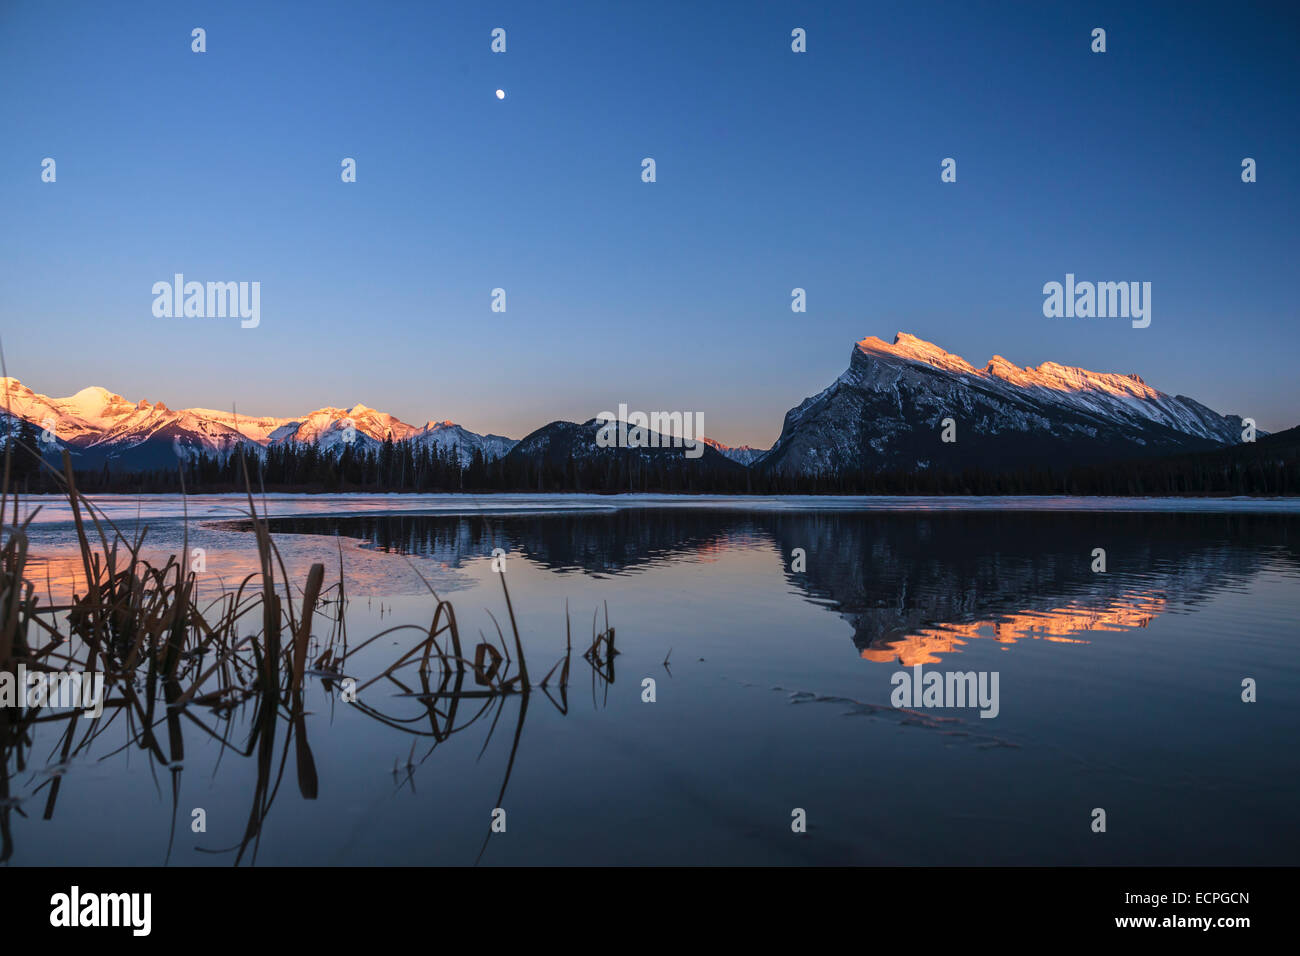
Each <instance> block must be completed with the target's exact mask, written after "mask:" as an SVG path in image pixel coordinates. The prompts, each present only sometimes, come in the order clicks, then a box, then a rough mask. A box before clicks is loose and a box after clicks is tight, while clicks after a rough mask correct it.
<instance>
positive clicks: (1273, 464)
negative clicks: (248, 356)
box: [11, 428, 1300, 496]
mask: <svg viewBox="0 0 1300 956" xmlns="http://www.w3.org/2000/svg"><path fill="white" fill-rule="evenodd" d="M1298 436H1300V429H1295V428H1293V429H1291V430H1289V431H1286V432H1282V433H1279V434H1277V435H1272V436H1269V437H1267V438H1263V439H1261V440H1260V441H1259V442H1257V443H1254V444H1250V445H1238V446H1235V447H1233V448H1227V449H1220V450H1217V451H1212V452H1203V453H1194V454H1184V455H1178V456H1174V457H1168V458H1158V459H1138V460H1127V461H1122V462H1115V463H1111V464H1107V465H1091V466H1077V467H1071V468H1068V469H1052V468H1049V467H1043V468H1041V469H1028V470H1020V471H1005V472H995V471H985V470H978V469H970V470H966V471H962V472H959V473H955V472H950V473H940V472H932V471H922V472H841V473H839V474H835V475H819V476H808V477H786V476H781V475H776V474H772V473H768V472H764V471H762V470H761V469H741V468H727V469H725V470H724V469H720V468H711V467H709V466H707V465H704V464H702V463H701V462H699V461H695V460H691V459H687V458H685V457H675V456H661V457H659V458H656V459H646V458H643V457H641V456H638V455H636V454H632V453H622V454H610V455H603V456H599V457H592V458H589V459H585V460H582V461H574V460H569V461H567V462H565V463H564V464H563V465H556V464H550V463H545V462H540V461H537V460H534V459H530V458H527V457H524V456H521V455H507V456H506V457H505V458H498V459H491V460H485V459H484V458H483V456H482V454H481V453H480V452H477V451H476V452H475V453H474V455H473V457H472V459H471V460H470V461H469V462H468V463H467V464H462V463H461V462H460V459H459V455H458V454H457V452H456V450H455V449H452V448H447V449H442V450H439V449H437V448H430V447H427V446H426V447H419V446H416V445H414V444H412V443H409V442H393V441H391V440H389V441H386V442H384V443H383V444H382V445H380V446H378V447H377V448H369V449H362V448H355V447H353V446H346V447H345V448H344V450H343V452H342V454H341V455H333V454H330V453H326V452H322V451H321V450H320V449H319V448H318V447H317V446H315V445H282V446H277V447H274V448H268V449H266V452H265V455H264V457H262V458H261V459H260V460H259V458H258V457H254V456H250V457H249V459H248V467H249V474H250V476H251V478H252V483H253V487H254V490H266V491H280V492H308V493H315V492H321V493H331V492H334V493H338V492H433V493H437V492H475V493H490V492H596V493H619V492H664V493H682V494H758V495H764V494H889V495H1137V496H1181V495H1193V496H1199V495H1212V496H1225V495H1259V496H1287V495H1297V494H1300V456H1298V455H1297V448H1298V447H1300V437H1298ZM17 437H18V440H19V442H20V443H23V444H28V447H34V445H35V434H34V433H33V434H31V435H24V434H23V433H22V432H20V433H19V435H18V436H17ZM47 460H50V461H51V462H52V463H53V460H52V459H47ZM74 461H75V459H74ZM182 467H183V469H184V487H185V489H186V490H187V491H188V492H190V493H192V494H215V493H220V492H231V491H242V490H243V489H244V479H243V471H242V466H241V464H240V458H239V456H238V455H231V456H228V457H227V458H226V459H225V460H221V459H219V458H217V457H215V456H211V455H206V454H200V455H198V456H197V457H195V458H192V459H189V460H187V461H186V462H185V463H184V464H183V465H178V467H176V468H171V469H158V470H147V471H134V472H128V471H120V470H113V469H111V468H110V467H108V465H105V467H104V468H103V469H100V470H87V471H78V472H77V481H78V484H79V486H80V487H81V489H82V490H83V491H86V492H123V493H146V494H149V493H166V492H178V491H180V490H181V475H180V469H181V468H182ZM11 472H12V473H11V481H12V482H13V483H14V485H15V486H16V487H17V488H19V489H20V490H24V491H26V492H27V493H41V492H54V491H57V490H58V489H57V488H56V487H55V482H54V480H53V479H52V478H50V477H49V475H48V473H44V472H45V470H44V469H42V468H41V466H40V465H39V464H38V463H37V462H36V460H35V459H34V457H33V456H32V455H30V454H26V453H19V454H16V455H15V456H14V458H13V460H12V463H11Z"/></svg>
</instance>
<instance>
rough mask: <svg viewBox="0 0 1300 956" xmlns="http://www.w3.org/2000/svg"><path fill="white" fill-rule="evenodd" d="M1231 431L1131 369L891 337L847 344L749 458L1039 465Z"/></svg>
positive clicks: (792, 468) (1214, 439)
mask: <svg viewBox="0 0 1300 956" xmlns="http://www.w3.org/2000/svg"><path fill="white" fill-rule="evenodd" d="M1261 434H1262V433H1261ZM1241 437H1242V420H1241V418H1240V417H1239V416H1236V415H1220V414H1219V413H1217V412H1215V411H1213V410H1212V409H1209V408H1206V407H1205V406H1204V405H1202V404H1200V403H1199V402H1197V401H1195V400H1193V399H1190V398H1186V397H1184V396H1181V395H1179V396H1170V395H1166V394H1165V393H1163V392H1160V391H1158V390H1156V389H1154V388H1152V387H1151V386H1149V385H1147V384H1146V383H1145V382H1143V381H1142V379H1141V378H1140V377H1139V376H1137V375H1117V374H1109V373H1100V372H1090V371H1088V370H1086V369H1080V368H1071V367H1068V366H1064V365H1058V364H1056V363H1054V362H1047V363H1045V364H1043V365H1040V366H1038V367H1036V368H1020V367H1019V366H1017V365H1014V364H1012V363H1011V362H1009V361H1007V360H1006V359H1004V358H1003V357H1002V356H1000V355H995V356H993V358H992V359H990V360H989V362H988V364H987V365H985V366H984V367H983V368H975V367H974V366H972V365H971V364H970V363H968V362H967V361H966V360H965V359H963V358H961V356H958V355H953V354H952V353H950V352H947V351H945V350H944V349H942V348H940V347H939V346H937V345H934V344H933V343H930V342H926V341H924V340H922V339H919V338H917V337H915V336H913V335H908V334H907V333H904V332H900V333H898V334H897V335H896V336H895V337H894V341H893V342H892V343H887V342H884V341H882V340H881V339H878V338H876V337H874V336H871V337H869V338H865V339H863V340H862V341H860V342H858V343H857V344H856V345H855V346H854V348H853V352H852V355H851V356H850V360H849V367H848V369H847V370H846V371H845V372H844V374H842V375H841V376H840V377H839V378H838V379H836V380H835V381H834V382H833V383H832V384H831V385H830V386H829V387H828V388H826V389H825V390H823V391H822V392H819V393H818V394H817V395H814V396H812V397H811V398H808V399H805V400H804V401H803V402H802V403H801V404H799V405H798V406H796V407H795V408H792V409H791V410H790V411H789V412H788V413H787V414H786V416H785V422H784V424H783V426H782V429H781V437H780V438H779V439H778V440H777V442H776V444H775V445H773V446H772V449H771V451H769V452H768V453H767V454H766V455H763V456H762V457H760V458H759V459H758V460H757V461H756V463H755V464H756V466H757V467H759V468H764V469H771V470H773V471H775V472H777V473H780V474H785V475H814V474H832V473H836V472H845V471H884V470H900V471H915V470H924V469H927V468H942V469H954V470H959V469H963V468H972V467H975V468H983V469H988V470H1002V469H1009V468H1024V467H1032V466H1034V465H1035V464H1040V465H1042V466H1043V467H1044V468H1046V467H1048V466H1059V465H1062V464H1082V463H1087V462H1097V461H1105V460H1109V459H1115V458H1123V457H1133V456H1136V455H1153V454H1166V453H1170V452H1175V451H1180V450H1202V449H1209V448H1216V447H1221V446H1224V445H1228V444H1233V443H1236V442H1239V441H1240V440H1241ZM945 438H946V439H949V440H945Z"/></svg>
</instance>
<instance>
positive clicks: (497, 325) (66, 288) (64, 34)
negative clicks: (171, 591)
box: [0, 0, 1300, 447]
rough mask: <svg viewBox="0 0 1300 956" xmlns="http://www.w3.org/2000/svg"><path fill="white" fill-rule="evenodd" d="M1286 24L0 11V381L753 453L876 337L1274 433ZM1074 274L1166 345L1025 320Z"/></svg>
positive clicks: (829, 8) (1292, 79)
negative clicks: (693, 422) (1120, 298)
mask: <svg viewBox="0 0 1300 956" xmlns="http://www.w3.org/2000/svg"><path fill="white" fill-rule="evenodd" d="M1298 24H1300V13H1297V9H1296V7H1294V6H1293V5H1281V4H1279V5H1259V6H1255V7H1249V6H1246V5H1242V4H1230V3H1216V4H1189V3H1179V4H1173V3H1169V4H1145V3H1144V4H1140V5H1138V4H1132V3H1111V4H1107V3H1100V4H1099V3H1087V4H1084V3H1060V4H1057V3H1052V4H1040V5H1032V6H1031V5H1028V4H1020V3H1005V4H1003V3H980V4H975V3H962V2H948V3H923V2H917V3H907V4H889V5H883V4H880V5H875V4H865V3H818V4H811V3H804V4H799V3H788V4H785V3H767V4H761V5H760V4H750V3H734V4H723V3H719V4H698V3H663V2H655V3H549V2H535V0H534V2H522V3H472V4H471V3H448V4H436V5H434V4H423V3H400V4H399V3H384V2H375V3H320V4H311V5H298V6H295V7H284V6H281V5H278V4H265V3H244V2H223V3H219V4H218V3H210V4H209V3H194V4H185V5H179V4H175V3H133V4H130V5H123V6H117V5H108V4H97V3H79V4H59V5H57V6H55V5H52V4H42V3H27V2H10V0H0V259H2V260H3V262H4V266H3V269H2V270H0V336H2V341H3V346H4V352H5V358H6V360H7V363H8V370H9V374H10V375H12V376H15V377H17V378H19V379H21V380H22V381H23V382H24V383H25V384H27V385H28V386H29V387H31V388H33V389H35V390H36V391H38V392H43V393H45V394H48V395H68V394H71V393H73V392H76V391H78V390H79V389H81V388H83V387H85V386H87V385H91V384H96V385H102V386H104V387H106V388H108V389H110V390H112V391H115V392H118V393H120V394H122V395H124V396H126V397H127V398H130V399H132V400H138V399H141V398H147V399H149V400H150V401H164V402H166V403H167V404H168V405H169V406H170V407H172V408H182V407H209V408H219V409H228V408H230V407H231V405H232V404H233V405H235V406H236V407H237V408H238V409H239V411H240V412H246V413H249V414H264V415H296V414H302V413H305V412H307V411H310V410H312V409H315V408H318V407H321V406H326V405H336V406H342V407H349V406H351V405H353V404H355V403H358V402H360V403H364V404H366V405H369V406H372V407H375V408H379V409H382V410H384V411H388V412H391V413H393V414H395V415H397V416H398V417H399V418H402V419H404V420H406V421H408V422H412V423H416V424H422V423H423V422H424V421H426V420H429V419H436V420H442V419H451V420H454V421H457V422H459V423H461V424H463V425H465V426H466V427H468V428H470V429H472V430H475V431H479V432H494V433H498V434H505V435H510V436H512V437H516V438H518V437H522V436H523V435H524V434H526V433H528V432H529V431H532V430H533V429H534V428H537V427H539V426H541V425H543V424H545V423H547V422H549V421H552V420H555V419H569V420H584V419H587V418H590V417H591V416H593V415H595V414H596V413H597V412H599V411H601V410H605V409H611V410H613V409H617V407H618V405H619V403H621V402H622V403H626V404H627V405H628V406H629V407H630V408H633V409H647V410H649V409H676V410H683V411H698V412H702V413H703V416H704V425H705V432H706V434H708V435H709V436H711V437H713V438H716V439H718V440H721V441H724V442H726V443H728V444H752V445H757V446H764V447H765V446H767V445H769V444H771V443H772V442H773V441H774V440H775V439H776V437H777V435H778V434H779V432H780V427H781V421H782V418H783V416H784V414H785V412H786V411H787V410H788V409H789V408H791V407H792V406H794V405H796V404H798V403H799V402H800V401H802V400H803V399H804V398H805V397H806V396H808V395H812V394H814V393H816V392H817V391H819V390H821V389H822V388H824V387H825V386H827V385H828V384H830V383H831V381H833V380H834V378H835V377H836V376H837V375H839V374H840V373H841V372H842V371H843V370H844V369H845V368H846V367H847V365H848V361H849V355H850V350H851V348H852V343H853V342H855V341H856V340H858V339H861V338H863V337H865V336H868V335H878V336H880V337H882V338H885V339H886V340H888V339H890V338H891V337H892V336H893V335H894V333H895V332H897V331H900V330H901V331H908V332H912V333H914V334H916V335H919V336H921V337H922V338H926V339H929V340H931V341H934V342H936V343H938V344H939V345H942V346H943V347H944V348H946V349H948V350H949V351H952V352H956V353H958V354H960V355H962V356H964V357H965V358H966V359H967V360H968V361H970V362H971V363H972V364H975V365H977V366H981V365H983V364H984V363H985V362H986V361H987V360H988V359H989V357H990V356H991V355H993V354H994V353H998V354H1001V355H1003V356H1005V357H1006V358H1008V359H1010V360H1011V361H1013V362H1015V363H1017V364H1019V365H1037V364H1039V363H1041V362H1044V361H1056V362H1060V363H1063V364H1066V365H1078V366H1082V367H1085V368H1090V369H1094V370H1097V371H1111V372H1138V373H1139V374H1141V375H1142V376H1143V378H1144V379H1145V380H1146V381H1147V382H1148V383H1149V384H1151V385H1153V386H1155V387H1156V388H1159V389H1161V390H1163V391H1166V392H1170V393H1176V394H1183V395H1190V396H1192V397H1194V398H1196V399H1197V400H1199V401H1201V402H1204V403H1205V404H1207V405H1209V406H1210V407H1212V408H1214V409H1216V410H1218V411H1220V412H1224V413H1237V414H1241V415H1246V416H1251V417H1254V418H1255V419H1256V420H1257V421H1258V422H1259V424H1260V426H1261V427H1263V428H1266V429H1269V430H1278V429H1281V428H1286V427H1290V426H1292V425H1295V424H1297V423H1300V384H1297V383H1298V376H1297V357H1300V322H1297V318H1298V317H1300V315H1298V312H1300V307H1298V305H1297V301H1298V300H1297V296H1296V291H1295V288H1296V275H1297V272H1298V271H1300V270H1297V255H1296V254H1297V250H1298V248H1300V243H1298V242H1297V231H1298V229H1300V179H1298V177H1297V176H1296V174H1295V169H1294V166H1295V164H1296V162H1297V159H1300V142H1298V140H1300V133H1298V132H1297V123H1296V119H1297V117H1298V116H1300V82H1297V81H1298V80H1300V66H1298V65H1297V57H1296V53H1295V51H1296V49H1297V47H1298V46H1300V35H1298V33H1300V31H1298V28H1297V27H1298ZM196 26H201V27H203V28H205V29H206V31H207V48H208V49H207V52H206V53H203V54H196V53H193V52H191V50H190V43H191V38H190V31H191V29H192V28H194V27H196ZM1097 26H1100V27H1104V28H1105V29H1106V31H1107V48H1108V49H1107V52H1106V53H1104V54H1094V53H1092V52H1091V50H1090V43H1091V36H1090V34H1091V31H1092V29H1093V28H1094V27H1097ZM494 27H503V28H505V29H506V30H507V36H508V52H507V53H505V54H503V55H501V54H493V53H491V52H490V50H489V44H490V39H491V37H490V31H491V30H492V29H493V28H494ZM794 27H803V28H804V29H806V30H807V35H808V52H807V53H806V54H795V53H792V52H791V50H790V31H791V30H792V29H793V28H794ZM498 88H500V89H503V90H504V91H505V92H506V98H505V99H504V100H498V99H497V98H496V96H495V90H497V89H498ZM47 156H49V157H53V158H54V159H55V160H56V161H57V164H58V165H57V170H58V181H57V182H56V183H54V184H48V183H42V182H41V179H40V173H41V161H42V159H43V158H44V157H47ZM646 156H650V157H653V158H654V159H655V160H656V163H657V177H658V181H657V182H655V183H653V184H646V183H643V182H642V181H641V160H642V158H643V157H646ZM1247 156H1249V157H1253V158H1254V159H1255V160H1256V161H1257V163H1258V182H1256V183H1254V184H1244V183H1242V181H1241V177H1240V173H1241V161H1242V158H1243V157H1247ZM343 157H354V158H355V159H356V161H357V180H358V181H357V182H356V183H354V184H344V183H342V182H341V181H340V177H339V173H340V161H341V160H342V158H343ZM944 157H953V158H955V159H956V160H957V173H958V177H957V182H956V183H955V184H944V183H941V182H940V178H939V174H940V162H941V160H942V159H943V158H944ZM177 272H181V273H184V275H185V276H186V278H187V280H197V281H241V280H242V281H254V280H255V281H259V282H260V283H261V324H260V326H259V327H258V328H256V329H241V328H240V326H239V321H238V320H237V319H215V318H213V319H194V318H189V319H185V318H172V319H158V318H155V317H154V316H153V313H152V304H153V294H152V292H151V288H152V286H153V284H154V283H155V282H157V281H170V280H171V278H172V276H173V274H174V273H177ZM1067 272H1072V273H1074V274H1075V275H1076V276H1077V277H1078V279H1080V280H1085V279H1087V280H1094V281H1149V282H1151V283H1152V322H1151V325H1150V327H1149V328H1146V329H1133V328H1131V326H1130V324H1129V322H1128V321H1126V320H1123V319H1048V318H1044V316H1043V314H1042V304H1043V294H1042V291H1041V290H1042V287H1043V284H1044V283H1045V282H1048V281H1053V280H1055V281H1063V279H1064V277H1065V274H1066V273H1067ZM495 287H502V288H504V289H505V290H506V293H507V303H508V311H507V312H505V313H504V314H501V313H494V312H492V311H491V310H490V301H491V299H490V296H491V290H492V289H493V288H495ZM794 287H802V288H804V289H806V290H807V302H808V311H807V312H806V313H805V314H795V313H792V312H791V309H790V293H791V289H792V288H794Z"/></svg>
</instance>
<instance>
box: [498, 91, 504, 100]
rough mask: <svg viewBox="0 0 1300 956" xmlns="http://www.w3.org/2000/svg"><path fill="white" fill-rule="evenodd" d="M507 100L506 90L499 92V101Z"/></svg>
mask: <svg viewBox="0 0 1300 956" xmlns="http://www.w3.org/2000/svg"><path fill="white" fill-rule="evenodd" d="M505 98H506V91H505V90H497V99H499V100H504V99H505Z"/></svg>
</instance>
